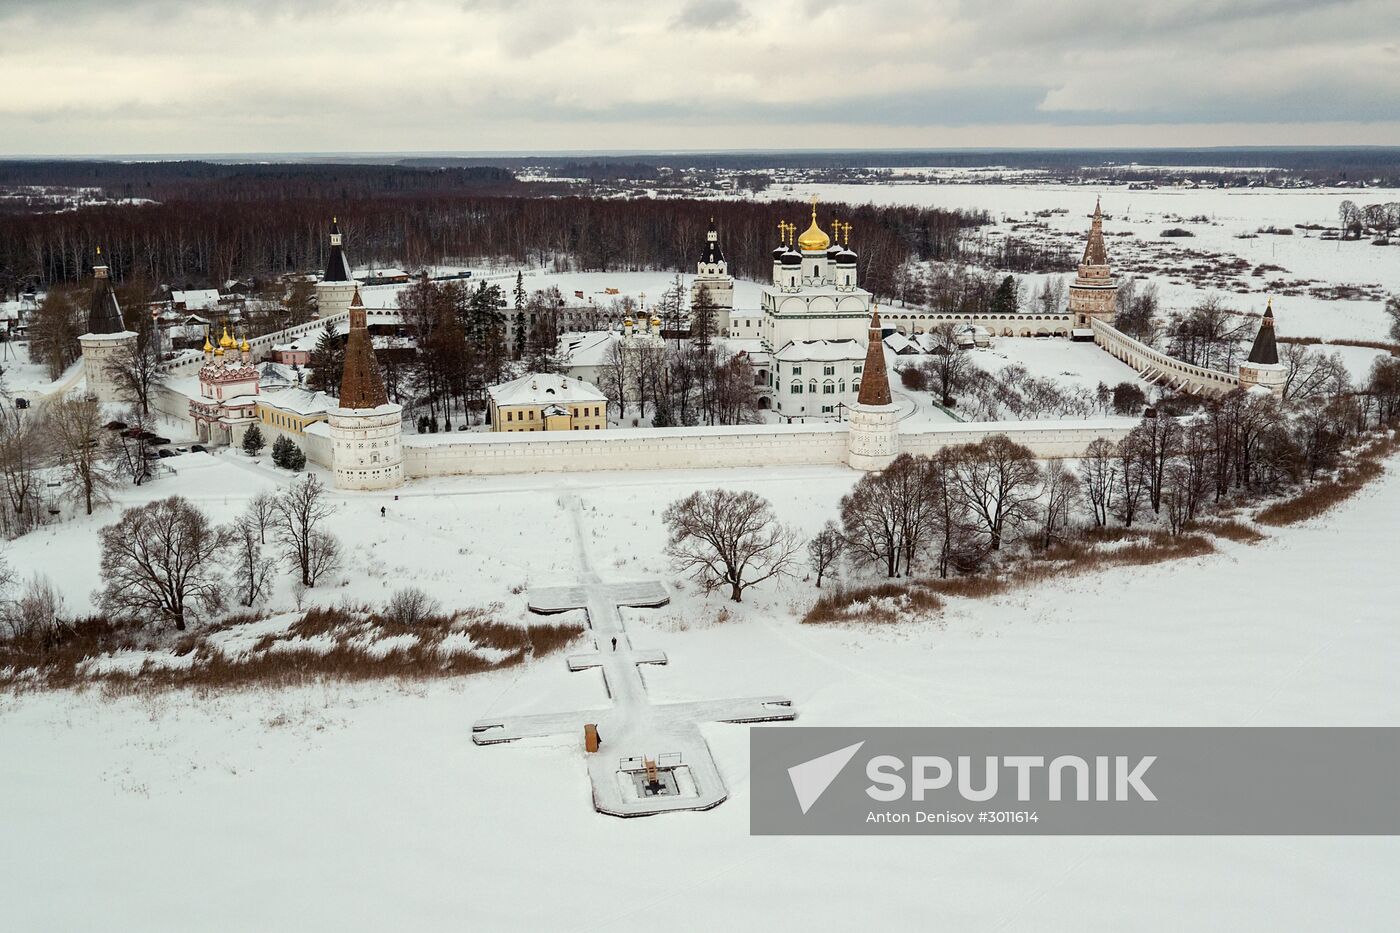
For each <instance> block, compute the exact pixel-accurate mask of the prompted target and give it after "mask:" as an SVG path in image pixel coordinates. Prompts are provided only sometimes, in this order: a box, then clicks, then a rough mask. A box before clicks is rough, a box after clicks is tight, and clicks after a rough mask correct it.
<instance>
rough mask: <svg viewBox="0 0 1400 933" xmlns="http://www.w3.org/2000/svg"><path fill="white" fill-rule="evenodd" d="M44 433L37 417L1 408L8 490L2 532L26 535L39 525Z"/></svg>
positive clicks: (1, 465) (1, 471) (0, 466)
mask: <svg viewBox="0 0 1400 933" xmlns="http://www.w3.org/2000/svg"><path fill="white" fill-rule="evenodd" d="M44 447H45V444H44V432H43V431H42V430H41V429H40V427H39V420H38V419H37V418H36V417H35V416H33V415H25V414H22V413H21V412H20V411H19V409H17V408H13V407H10V408H6V407H5V406H3V405H0V483H3V486H4V497H5V498H4V502H3V508H0V519H3V522H2V523H0V530H3V531H4V532H5V533H6V534H14V535H22V534H24V533H25V532H26V531H28V530H29V529H30V528H32V527H34V526H35V525H36V524H38V522H39V490H40V489H42V488H43V485H42V478H41V474H40V472H39V465H40V463H41V462H42V459H43V456H44Z"/></svg>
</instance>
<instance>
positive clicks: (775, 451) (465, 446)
mask: <svg viewBox="0 0 1400 933" xmlns="http://www.w3.org/2000/svg"><path fill="white" fill-rule="evenodd" d="M1133 423H1134V422H1132V421H1131V419H1123V420H1122V421H1110V420H1101V421H1031V422H987V423H968V424H947V425H943V424H931V425H920V426H919V427H917V428H912V429H909V430H907V431H901V433H900V435H899V449H900V451H901V452H908V453H914V454H932V453H936V452H938V451H939V450H941V449H942V448H944V447H948V446H952V445H956V444H970V443H976V442H978V441H980V440H982V439H983V438H985V437H988V436H990V435H993V434H1005V435H1007V436H1009V437H1010V438H1011V439H1012V440H1014V441H1016V442H1017V443H1019V444H1025V445H1026V446H1027V447H1029V448H1030V449H1031V450H1032V451H1034V452H1035V454H1036V455H1037V456H1038V457H1075V456H1079V455H1080V454H1082V453H1083V452H1084V449H1085V448H1086V447H1088V445H1089V443H1090V442H1091V441H1093V440H1094V439H1095V438H1099V437H1103V438H1107V439H1109V440H1111V441H1117V440H1118V439H1119V438H1121V437H1123V436H1125V435H1126V434H1127V433H1128V431H1129V430H1130V429H1131V427H1132V425H1133ZM848 433H849V431H848V426H847V425H846V424H844V423H842V424H831V423H827V424H808V425H790V426H776V425H741V426H735V427H714V428H662V429H631V428H622V429H617V430H609V431H600V432H596V433H595V432H586V433H575V432H568V433H565V432H555V433H550V432H539V433H533V434H531V433H519V434H471V435H461V434H457V435H441V434H406V435H404V438H403V453H404V475H405V476H406V477H407V478H409V479H416V478H420V477H428V476H453V475H460V474H502V473H551V472H573V471H578V472H583V471H591V470H636V469H647V470H667V469H707V468H718V467H736V466H794V465H826V464H830V465H838V464H843V463H845V462H846V459H847V439H848ZM308 456H310V453H309V452H308ZM318 462H319V461H318Z"/></svg>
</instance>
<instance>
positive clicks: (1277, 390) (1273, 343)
mask: <svg viewBox="0 0 1400 933" xmlns="http://www.w3.org/2000/svg"><path fill="white" fill-rule="evenodd" d="M1287 375H1288V374H1287V372H1286V371H1285V370H1284V366H1283V364H1282V363H1280V362H1279V361H1278V342H1277V340H1276V338H1275V336H1274V300H1273V299H1272V298H1270V299H1269V304H1268V306H1267V307H1265V308H1264V320H1262V321H1260V322H1259V333H1257V334H1255V335H1254V346H1252V347H1250V349H1249V356H1248V358H1246V359H1245V361H1244V362H1243V363H1241V364H1240V388H1241V389H1252V388H1254V387H1255V386H1258V387H1259V388H1262V389H1268V390H1269V391H1270V392H1271V393H1273V395H1274V397H1275V398H1283V384H1284V381H1285V379H1286V378H1287Z"/></svg>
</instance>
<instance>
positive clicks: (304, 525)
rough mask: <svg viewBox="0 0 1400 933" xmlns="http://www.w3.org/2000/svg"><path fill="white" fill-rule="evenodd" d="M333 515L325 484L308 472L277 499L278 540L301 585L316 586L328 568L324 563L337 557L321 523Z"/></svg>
mask: <svg viewBox="0 0 1400 933" xmlns="http://www.w3.org/2000/svg"><path fill="white" fill-rule="evenodd" d="M334 512H335V506H334V505H333V504H332V503H331V502H330V500H329V499H328V498H327V494H326V487H325V484H323V483H322V482H321V481H320V480H319V479H317V478H316V477H315V476H314V475H313V474H310V473H308V474H307V475H306V477H305V478H304V479H301V480H298V481H296V482H293V483H292V484H291V485H290V486H288V487H287V488H286V489H285V490H283V491H282V494H281V495H280V496H278V497H277V520H276V526H277V537H278V540H279V541H280V542H281V543H282V548H283V553H284V554H285V555H286V558H287V560H288V562H290V563H291V565H292V566H293V567H294V568H295V569H296V570H297V571H298V572H299V573H300V574H301V582H302V584H303V585H304V586H315V585H316V578H317V577H318V576H320V574H321V573H322V572H324V571H325V570H326V569H328V568H327V567H326V566H325V561H326V560H327V559H328V558H334V557H335V556H336V553H337V549H336V547H335V539H333V538H330V536H329V535H326V534H324V533H323V532H322V531H321V523H322V522H324V521H325V520H326V519H327V518H328V517H330V515H331V514H332V513H334ZM327 539H328V540H327Z"/></svg>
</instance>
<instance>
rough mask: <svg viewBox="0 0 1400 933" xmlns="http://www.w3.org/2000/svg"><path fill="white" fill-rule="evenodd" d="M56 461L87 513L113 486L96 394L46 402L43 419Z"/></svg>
mask: <svg viewBox="0 0 1400 933" xmlns="http://www.w3.org/2000/svg"><path fill="white" fill-rule="evenodd" d="M45 423H46V424H47V425H48V426H49V429H50V432H51V435H52V438H53V441H54V445H55V447H56V451H57V455H58V460H59V463H60V464H61V465H62V466H63V469H64V472H65V474H66V475H67V477H68V481H69V483H70V484H71V485H72V486H73V487H74V489H75V490H76V492H77V494H78V495H79V496H81V497H82V500H83V505H84V507H85V508H86V509H87V514H88V515H91V514H92V509H93V506H94V504H95V503H98V502H101V501H103V500H105V498H106V495H107V492H108V491H109V490H110V489H111V487H112V468H111V444H110V442H109V440H108V432H107V430H106V428H104V427H103V424H102V406H101V404H100V403H99V402H98V401H97V397H96V396H95V395H90V394H89V395H66V396H64V397H63V398H61V399H59V400H58V401H56V402H54V403H52V404H51V405H50V406H49V410H48V418H47V419H46V422H45Z"/></svg>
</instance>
